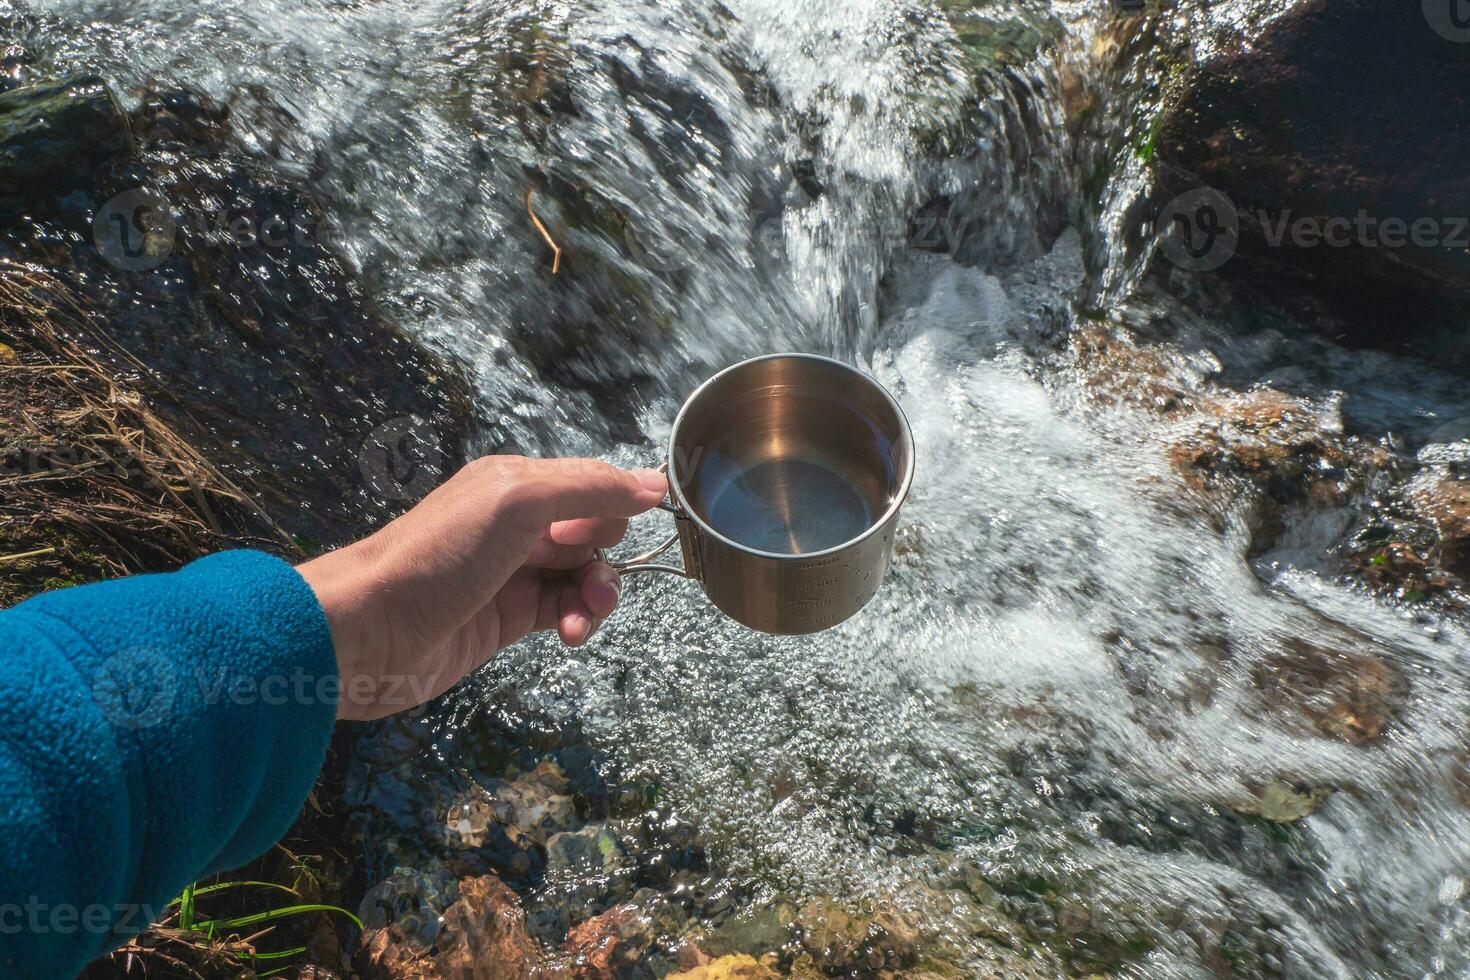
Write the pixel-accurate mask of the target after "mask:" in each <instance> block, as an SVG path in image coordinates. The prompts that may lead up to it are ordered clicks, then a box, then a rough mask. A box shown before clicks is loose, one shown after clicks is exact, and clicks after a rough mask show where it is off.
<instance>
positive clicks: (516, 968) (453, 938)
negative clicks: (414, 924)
mask: <svg viewBox="0 0 1470 980" xmlns="http://www.w3.org/2000/svg"><path fill="white" fill-rule="evenodd" d="M364 924H366V923H364ZM361 958H362V960H363V961H364V966H363V974H364V976H365V977H367V978H370V980H521V978H524V980H529V978H530V977H533V976H534V977H538V978H545V980H551V978H556V977H565V976H566V974H565V973H564V972H563V971H559V970H556V969H554V968H553V967H552V966H551V965H549V964H548V963H547V962H546V960H547V957H546V951H545V950H544V949H543V948H542V947H541V946H540V945H539V944H538V943H537V942H536V941H535V940H533V939H532V938H531V937H530V936H529V935H528V934H527V932H526V926H525V915H524V913H523V912H522V910H521V905H520V901H519V899H517V897H516V894H515V892H513V891H511V889H510V887H509V886H507V885H506V884H505V883H504V882H503V881H501V880H500V879H499V878H497V877H495V876H494V875H484V876H481V877H477V878H467V879H465V880H464V881H461V882H460V883H459V894H458V898H457V899H456V900H455V901H454V903H453V904H452V905H450V906H449V908H448V909H446V910H445V912H444V914H443V917H442V928H441V929H440V931H439V934H438V936H437V937H436V939H435V940H434V941H433V942H432V943H425V942H424V941H423V940H422V938H421V937H418V936H416V935H413V934H411V933H408V932H405V931H404V930H403V929H402V928H401V927H400V926H399V925H398V924H397V923H393V924H389V925H386V926H382V927H380V928H377V929H371V928H370V929H369V930H368V931H367V933H366V934H365V935H364V936H363V941H362V956H361Z"/></svg>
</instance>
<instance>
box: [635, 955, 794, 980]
mask: <svg viewBox="0 0 1470 980" xmlns="http://www.w3.org/2000/svg"><path fill="white" fill-rule="evenodd" d="M779 976H780V974H779V973H778V972H777V971H776V970H774V969H772V968H771V967H769V966H767V965H766V964H764V963H762V962H760V961H759V960H757V959H756V958H755V957H753V956H747V955H745V954H744V953H736V954H734V955H732V956H721V957H720V958H719V959H717V960H712V961H711V962H709V963H706V964H704V965H702V966H696V967H694V968H693V969H690V970H682V971H680V972H678V973H670V974H669V975H668V976H667V977H665V978H664V980H774V978H776V977H779Z"/></svg>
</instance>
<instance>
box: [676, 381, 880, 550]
mask: <svg viewBox="0 0 1470 980" xmlns="http://www.w3.org/2000/svg"><path fill="white" fill-rule="evenodd" d="M696 453H697V456H698V458H697V460H694V461H692V462H693V465H692V471H691V475H690V476H689V477H688V478H687V481H686V486H685V492H686V496H687V497H688V499H689V501H690V504H691V506H692V507H693V509H694V511H695V512H696V513H697V514H698V515H699V517H700V518H701V519H702V520H704V521H705V523H707V524H708V525H709V526H710V527H712V528H714V529H715V530H716V531H718V532H719V533H720V534H722V535H724V536H725V537H727V538H729V539H730V540H732V541H734V542H736V543H737V544H741V545H744V546H745V547H747V548H754V549H757V550H760V551H768V552H773V553H776V554H784V555H799V554H810V553H811V552H814V551H823V550H825V549H827V548H833V547H836V546H838V545H841V544H845V543H846V542H848V541H851V540H852V539H853V538H856V537H858V536H859V535H861V534H862V533H863V532H864V531H866V530H868V529H869V528H870V527H872V526H873V524H874V523H875V522H876V521H878V520H879V519H880V518H881V517H882V516H883V514H884V513H885V512H886V511H887V509H888V506H889V503H890V502H891V498H892V494H893V493H894V492H895V491H896V489H897V484H898V481H899V479H900V476H899V474H898V472H897V467H896V462H895V458H894V456H895V450H894V446H893V443H892V442H891V440H889V439H888V438H887V436H886V435H884V433H883V432H882V431H881V430H880V429H879V427H878V426H877V425H876V424H875V423H874V422H873V420H871V419H869V418H868V417H867V416H866V415H865V414H864V413H863V412H862V411H861V410H860V409H858V408H857V407H856V406H855V405H854V404H852V403H850V402H849V401H848V400H847V399H845V398H844V397H843V396H842V394H841V393H840V392H832V391H830V390H826V389H818V388H811V387H804V386H795V385H780V386H773V387H770V388H765V389H761V390H757V391H753V392H747V393H744V394H742V395H740V396H739V397H737V398H734V399H732V400H731V401H730V402H729V403H727V404H726V405H725V406H723V409H722V411H721V412H720V413H719V422H718V424H717V425H713V426H711V427H710V428H709V429H708V430H706V431H705V432H704V434H703V438H702V439H701V440H700V442H699V444H698V445H697V447H696Z"/></svg>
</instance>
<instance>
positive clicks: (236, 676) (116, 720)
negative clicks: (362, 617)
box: [0, 551, 338, 980]
mask: <svg viewBox="0 0 1470 980" xmlns="http://www.w3.org/2000/svg"><path fill="white" fill-rule="evenodd" d="M337 684H338V680H337V665H336V658H335V656H334V654H333V650H332V638H331V632H330V629H329V628H328V626H327V619H326V616H325V614H324V613H323V612H322V609H321V606H320V605H319V604H318V603H317V600H316V596H315V594H314V593H313V592H312V591H311V588H310V586H308V585H307V584H306V582H305V581H304V580H303V579H302V578H301V576H300V575H299V574H297V572H296V570H295V569H293V568H292V567H291V566H290V565H287V564H286V563H284V562H282V561H280V560H278V559H276V558H273V557H271V556H269V555H266V554H262V553H260V552H255V551H232V552H226V553H224V554H218V555H212V556H210V557H208V558H204V559H201V560H199V561H196V562H194V563H193V564H191V565H189V566H187V567H185V568H183V569H181V570H180V571H177V572H174V573H171V574H168V575H141V576H137V577H134V578H127V579H119V580H117V581H112V582H103V583H99V584H97V585H87V586H82V587H79V588H74V589H65V590H62V591H59V592H52V593H48V594H45V595H41V596H37V597H35V598H32V599H29V600H27V601H26V602H23V603H21V604H20V605H18V606H15V607H14V608H12V609H9V610H6V611H4V612H0V977H5V978H7V980H9V978H17V980H19V978H35V980H43V978H62V980H70V978H72V977H74V976H75V975H76V974H77V973H78V972H79V971H80V970H81V969H82V967H83V966H84V965H86V963H87V962H88V961H89V960H91V959H93V958H95V957H97V956H99V955H101V954H102V953H104V952H106V951H107V950H109V949H111V948H113V947H115V946H118V945H120V944H122V943H123V942H125V941H126V940H127V939H128V938H129V937H130V936H132V935H134V934H136V933H138V932H141V931H142V930H143V928H144V927H146V926H147V925H148V922H149V921H150V920H151V919H154V918H157V917H158V916H159V915H160V914H162V913H163V911H164V910H165V907H166V905H167V903H168V902H169V901H170V900H172V899H173V898H175V897H176V896H177V895H178V894H179V893H180V892H181V891H182V890H183V888H184V886H185V885H187V884H188V883H189V882H191V881H195V880H197V879H200V878H203V877H206V876H208V875H210V874H212V873H214V872H218V871H224V870H228V869H230V868H234V867H238V866H239V865H241V864H244V863H245V862H246V861H248V860H250V859H251V858H253V857H255V856H256V855H258V854H260V853H262V852H263V851H265V850H266V849H267V848H269V847H270V846H271V844H272V843H274V842H275V841H276V840H277V839H279V838H280V836H281V835H282V834H283V833H285V831H286V829H287V828H288V827H289V826H290V824H291V821H292V820H293V819H294V818H295V816H296V814H297V813H298V812H299V810H300V808H301V805H302V803H303V802H304V801H305V800H306V797H307V794H308V793H309V792H310V791H311V787H312V784H313V782H314V781H315V779H316V776H317V774H318V773H319V772H320V770H321V767H322V763H323V761H324V760H325V758H326V751H327V742H328V740H329V738H330V736H331V731H332V722H333V720H334V718H335V716H336V693H337Z"/></svg>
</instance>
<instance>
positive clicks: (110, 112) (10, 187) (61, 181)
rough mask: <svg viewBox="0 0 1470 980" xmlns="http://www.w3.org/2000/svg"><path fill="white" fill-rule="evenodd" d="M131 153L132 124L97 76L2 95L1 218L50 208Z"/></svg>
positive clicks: (0, 139)
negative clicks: (94, 172)
mask: <svg viewBox="0 0 1470 980" xmlns="http://www.w3.org/2000/svg"><path fill="white" fill-rule="evenodd" d="M128 149H129V140H128V129H127V122H126V120H125V118H124V117H123V114H122V113H121V112H120V111H119V110H118V108H117V105H116V104H115V103H114V102H113V99H112V94H111V93H110V92H108V90H107V85H106V84H105V83H104V82H103V81H102V79H100V78H98V77H96V76H95V75H79V76H75V77H72V78H67V79H62V80H60V81H52V82H45V83H42V84H39V85H29V86H25V87H22V88H16V89H11V90H10V91H8V92H3V93H0V218H13V217H15V216H17V215H19V214H21V213H22V212H25V211H27V210H32V209H36V208H43V207H45V206H46V202H48V201H54V200H56V199H58V198H60V197H62V196H64V195H65V194H66V193H67V192H68V191H70V190H72V189H74V188H75V187H76V186H78V184H79V183H82V182H84V181H86V180H87V178H88V176H89V175H90V174H91V173H92V172H93V171H94V170H96V169H97V168H99V167H101V166H102V165H104V164H106V163H108V162H110V161H112V160H115V159H117V158H118V157H121V156H123V155H124V154H126V153H127V152H128Z"/></svg>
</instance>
